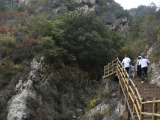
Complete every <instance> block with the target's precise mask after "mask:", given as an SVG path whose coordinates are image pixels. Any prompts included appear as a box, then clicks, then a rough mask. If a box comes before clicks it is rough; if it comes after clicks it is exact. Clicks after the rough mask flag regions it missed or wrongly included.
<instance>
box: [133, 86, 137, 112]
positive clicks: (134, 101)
mask: <svg viewBox="0 0 160 120" xmlns="http://www.w3.org/2000/svg"><path fill="white" fill-rule="evenodd" d="M136 88H137V85H135V89H134V100H133V112H135V108H134V104H135V103H136V98H135V96H136V95H137V94H136Z"/></svg>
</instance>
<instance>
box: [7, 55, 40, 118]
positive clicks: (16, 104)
mask: <svg viewBox="0 0 160 120" xmlns="http://www.w3.org/2000/svg"><path fill="white" fill-rule="evenodd" d="M42 61H43V58H41V60H40V62H39V63H38V62H37V61H36V59H33V61H32V62H31V66H30V67H31V71H30V73H29V74H28V78H27V80H23V79H20V80H19V83H18V84H17V85H16V87H15V91H16V95H15V96H13V97H12V98H11V100H10V101H9V105H8V115H7V120H24V119H27V118H30V115H31V113H30V112H31V109H30V108H29V104H30V103H29V101H28V100H30V99H31V100H33V101H34V100H36V91H35V90H34V88H33V83H35V82H41V80H40V79H38V78H39V77H40V76H38V77H37V74H38V71H41V70H42V64H41V63H42Z"/></svg>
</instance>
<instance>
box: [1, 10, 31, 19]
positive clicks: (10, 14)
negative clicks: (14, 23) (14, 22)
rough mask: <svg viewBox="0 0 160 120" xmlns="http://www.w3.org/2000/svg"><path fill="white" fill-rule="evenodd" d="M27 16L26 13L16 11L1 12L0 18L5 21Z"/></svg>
mask: <svg viewBox="0 0 160 120" xmlns="http://www.w3.org/2000/svg"><path fill="white" fill-rule="evenodd" d="M27 15H28V13H27V12H20V13H17V12H16V11H6V12H2V13H1V14H0V18H1V20H5V19H14V18H18V17H23V16H27Z"/></svg>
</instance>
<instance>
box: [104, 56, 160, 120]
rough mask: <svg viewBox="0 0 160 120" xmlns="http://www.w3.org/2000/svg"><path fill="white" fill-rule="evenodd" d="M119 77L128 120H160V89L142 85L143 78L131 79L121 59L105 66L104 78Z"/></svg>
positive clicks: (151, 85) (147, 83) (146, 82)
mask: <svg viewBox="0 0 160 120" xmlns="http://www.w3.org/2000/svg"><path fill="white" fill-rule="evenodd" d="M111 76H117V77H118V79H119V84H120V87H121V90H122V93H123V95H124V97H125V101H124V107H125V110H127V111H128V113H129V114H128V120H160V88H159V87H157V86H156V85H155V84H150V83H149V80H145V81H144V84H142V83H141V78H139V77H137V76H136V77H135V78H134V79H133V78H130V77H129V75H128V73H127V72H126V70H125V69H124V67H123V65H122V63H121V61H119V59H118V58H117V59H115V60H113V61H112V62H111V63H108V65H106V66H104V76H103V78H107V77H111Z"/></svg>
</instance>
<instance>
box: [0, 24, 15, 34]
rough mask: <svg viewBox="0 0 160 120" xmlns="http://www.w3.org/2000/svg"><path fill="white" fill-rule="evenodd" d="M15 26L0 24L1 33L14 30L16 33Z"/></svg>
mask: <svg viewBox="0 0 160 120" xmlns="http://www.w3.org/2000/svg"><path fill="white" fill-rule="evenodd" d="M15 31H16V30H15V28H14V27H13V26H11V25H0V33H7V32H12V33H15Z"/></svg>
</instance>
